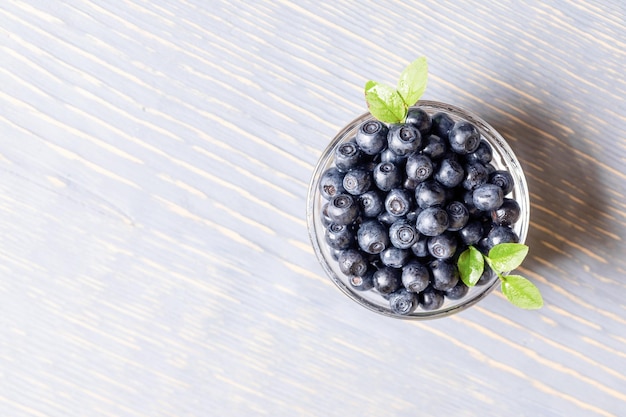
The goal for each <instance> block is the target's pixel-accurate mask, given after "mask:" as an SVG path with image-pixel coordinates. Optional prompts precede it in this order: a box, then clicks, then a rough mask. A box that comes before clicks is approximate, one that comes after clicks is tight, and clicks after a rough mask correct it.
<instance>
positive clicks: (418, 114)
mask: <svg viewBox="0 0 626 417" xmlns="http://www.w3.org/2000/svg"><path fill="white" fill-rule="evenodd" d="M405 123H409V124H412V125H413V126H415V127H416V128H417V130H419V132H420V134H421V135H422V136H424V135H427V134H428V132H430V128H431V126H432V119H431V118H430V115H429V114H428V113H427V112H426V111H425V110H424V109H422V108H419V107H411V108H410V109H409V111H408V112H407V115H406V119H405Z"/></svg>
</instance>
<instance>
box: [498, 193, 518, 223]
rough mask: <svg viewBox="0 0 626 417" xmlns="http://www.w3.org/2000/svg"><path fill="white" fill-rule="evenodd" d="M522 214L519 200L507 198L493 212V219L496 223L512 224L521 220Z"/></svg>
mask: <svg viewBox="0 0 626 417" xmlns="http://www.w3.org/2000/svg"><path fill="white" fill-rule="evenodd" d="M520 214H521V208H520V206H519V204H518V203H517V201H515V200H513V199H512V198H505V199H504V201H503V202H502V205H501V206H500V207H499V208H497V209H496V210H493V211H492V212H491V219H492V220H493V222H494V223H496V224H499V225H503V226H510V225H512V224H515V222H517V221H518V220H519V218H520Z"/></svg>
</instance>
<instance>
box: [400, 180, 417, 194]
mask: <svg viewBox="0 0 626 417" xmlns="http://www.w3.org/2000/svg"><path fill="white" fill-rule="evenodd" d="M419 183H420V181H418V180H416V179H413V178H406V179H405V180H404V183H403V184H402V185H403V186H404V188H405V189H407V190H412V191H415V189H416V188H417V186H418V184H419Z"/></svg>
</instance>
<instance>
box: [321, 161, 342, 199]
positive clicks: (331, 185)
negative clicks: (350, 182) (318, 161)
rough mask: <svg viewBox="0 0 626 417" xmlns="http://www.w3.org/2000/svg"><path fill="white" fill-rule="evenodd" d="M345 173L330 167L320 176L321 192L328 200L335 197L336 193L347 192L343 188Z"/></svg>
mask: <svg viewBox="0 0 626 417" xmlns="http://www.w3.org/2000/svg"><path fill="white" fill-rule="evenodd" d="M343 175H344V174H343V173H341V172H340V171H339V170H338V169H337V168H335V167H333V168H329V169H327V170H326V171H324V173H323V174H322V177H321V178H320V194H321V195H322V197H324V198H325V199H326V200H328V199H330V198H331V197H334V196H335V195H336V194H341V193H343V192H345V190H344V188H343Z"/></svg>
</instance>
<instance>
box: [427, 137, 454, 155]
mask: <svg viewBox="0 0 626 417" xmlns="http://www.w3.org/2000/svg"><path fill="white" fill-rule="evenodd" d="M446 137H447V136H446ZM447 151H448V145H447V144H446V141H445V140H443V139H442V138H441V137H439V136H437V135H430V136H428V138H426V140H425V141H424V148H423V149H422V153H423V154H424V155H427V156H429V157H430V158H431V159H439V158H441V157H442V156H444V155H445V154H446V152H447Z"/></svg>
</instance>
